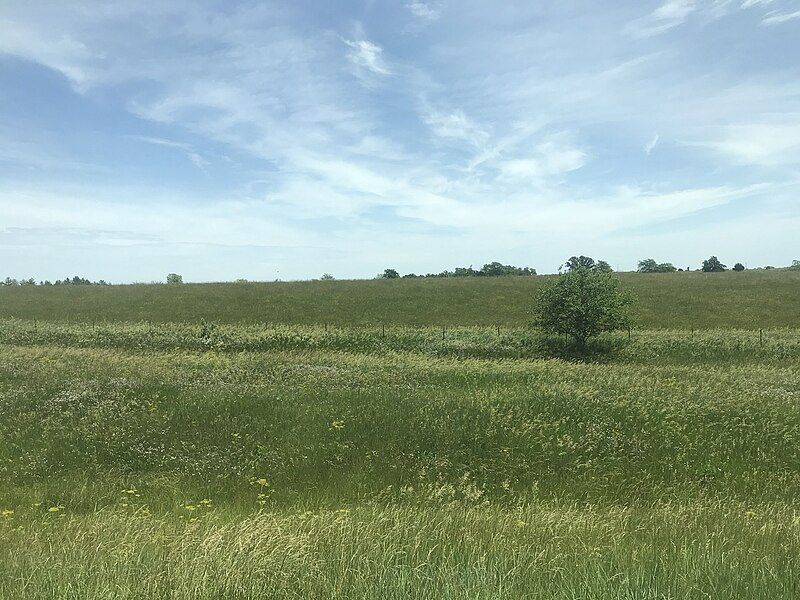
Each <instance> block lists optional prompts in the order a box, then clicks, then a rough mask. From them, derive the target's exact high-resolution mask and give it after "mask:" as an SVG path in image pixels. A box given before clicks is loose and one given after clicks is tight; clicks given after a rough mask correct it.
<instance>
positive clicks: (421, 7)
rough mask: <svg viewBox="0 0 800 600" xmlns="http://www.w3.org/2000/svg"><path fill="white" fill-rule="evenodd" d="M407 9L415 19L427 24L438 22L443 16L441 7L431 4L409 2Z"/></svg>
mask: <svg viewBox="0 0 800 600" xmlns="http://www.w3.org/2000/svg"><path fill="white" fill-rule="evenodd" d="M406 8H408V10H409V11H411V14H413V15H414V16H415V17H417V18H418V19H420V20H422V21H427V22H431V21H435V20H437V19H438V18H439V17H440V16H441V14H442V9H441V6H439V5H438V4H433V3H430V2H409V3H408V4H406Z"/></svg>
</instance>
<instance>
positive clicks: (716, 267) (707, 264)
mask: <svg viewBox="0 0 800 600" xmlns="http://www.w3.org/2000/svg"><path fill="white" fill-rule="evenodd" d="M727 270H728V267H726V266H725V265H723V264H722V263H721V262H720V261H719V259H718V258H717V257H716V256H711V257H709V258H708V260H704V261H703V272H705V273H721V272H722V271H727Z"/></svg>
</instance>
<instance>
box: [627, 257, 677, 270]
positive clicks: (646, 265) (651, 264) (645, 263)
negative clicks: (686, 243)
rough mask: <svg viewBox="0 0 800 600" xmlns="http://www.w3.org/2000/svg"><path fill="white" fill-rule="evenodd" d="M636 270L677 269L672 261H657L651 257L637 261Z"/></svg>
mask: <svg viewBox="0 0 800 600" xmlns="http://www.w3.org/2000/svg"><path fill="white" fill-rule="evenodd" d="M636 270H637V271H638V272H639V273H674V272H675V271H676V270H677V269H676V268H675V265H673V264H672V263H657V262H656V261H655V260H654V259H652V258H645V259H643V260H640V261H639V266H638V268H637V269H636Z"/></svg>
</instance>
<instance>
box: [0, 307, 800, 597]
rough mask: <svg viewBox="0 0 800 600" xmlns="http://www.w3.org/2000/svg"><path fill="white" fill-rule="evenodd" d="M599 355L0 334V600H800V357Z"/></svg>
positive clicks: (778, 348) (382, 342)
mask: <svg viewBox="0 0 800 600" xmlns="http://www.w3.org/2000/svg"><path fill="white" fill-rule="evenodd" d="M598 344H599V346H598V349H600V348H602V349H604V350H610V351H611V352H610V354H605V355H604V358H603V359H602V360H599V359H598V357H597V356H582V357H575V356H573V355H570V354H569V348H568V347H566V346H564V345H563V342H562V341H561V340H552V339H547V338H542V337H541V336H539V335H538V334H537V333H536V332H532V331H530V330H528V329H524V328H504V329H501V331H500V333H499V334H498V332H497V330H496V329H495V328H493V327H491V328H490V327H485V326H484V327H474V326H473V327H452V328H450V327H448V328H446V329H445V330H444V332H443V331H442V329H441V328H438V327H414V328H411V327H403V326H390V327H387V328H385V330H384V328H382V327H375V326H369V327H327V328H326V327H324V326H297V325H292V326H289V325H266V326H265V325H263V324H261V325H255V324H250V325H243V324H231V325H212V324H209V323H163V324H153V323H106V322H98V323H96V324H95V325H91V324H78V323H71V324H69V323H58V322H42V321H37V322H34V321H32V320H31V321H23V320H18V319H13V320H3V321H1V322H0V598H10V599H14V600H16V599H27V598H34V599H38V598H41V599H44V598H48V599H50V598H97V599H100V598H164V599H170V600H183V599H189V598H209V599H211V598H215V599H216V598H231V599H233V598H248V599H250V598H252V599H256V598H265V597H267V598H269V597H272V598H381V599H383V598H426V599H427V598H454V599H455V598H518V597H519V598H570V599H574V598H620V599H622V598H708V597H711V598H793V597H797V595H798V593H800V589H798V573H800V571H798V564H797V562H798V558H797V557H798V556H800V553H799V552H798V551H800V519H799V518H798V517H797V515H796V506H795V504H796V502H795V500H796V498H797V497H798V495H800V405H799V404H798V402H797V400H798V398H800V362H799V361H798V348H800V333H798V332H797V331H796V330H790V329H771V330H766V331H764V332H763V334H760V333H759V332H758V331H753V330H737V331H734V330H705V331H694V332H692V331H691V330H643V331H639V330H636V331H634V333H633V335H632V336H631V339H630V340H629V339H628V335H627V333H623V334H619V335H616V334H615V335H612V336H608V337H606V338H604V339H602V340H600V341H599V342H598ZM560 353H562V354H560ZM565 357H568V359H567V358H565Z"/></svg>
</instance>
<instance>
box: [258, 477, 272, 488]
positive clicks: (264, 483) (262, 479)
mask: <svg viewBox="0 0 800 600" xmlns="http://www.w3.org/2000/svg"><path fill="white" fill-rule="evenodd" d="M256 483H257V484H258V485H260V486H261V487H267V486H268V485H269V482H268V481H267V480H266V479H264V478H263V477H262V478H261V479H257V480H256Z"/></svg>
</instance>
